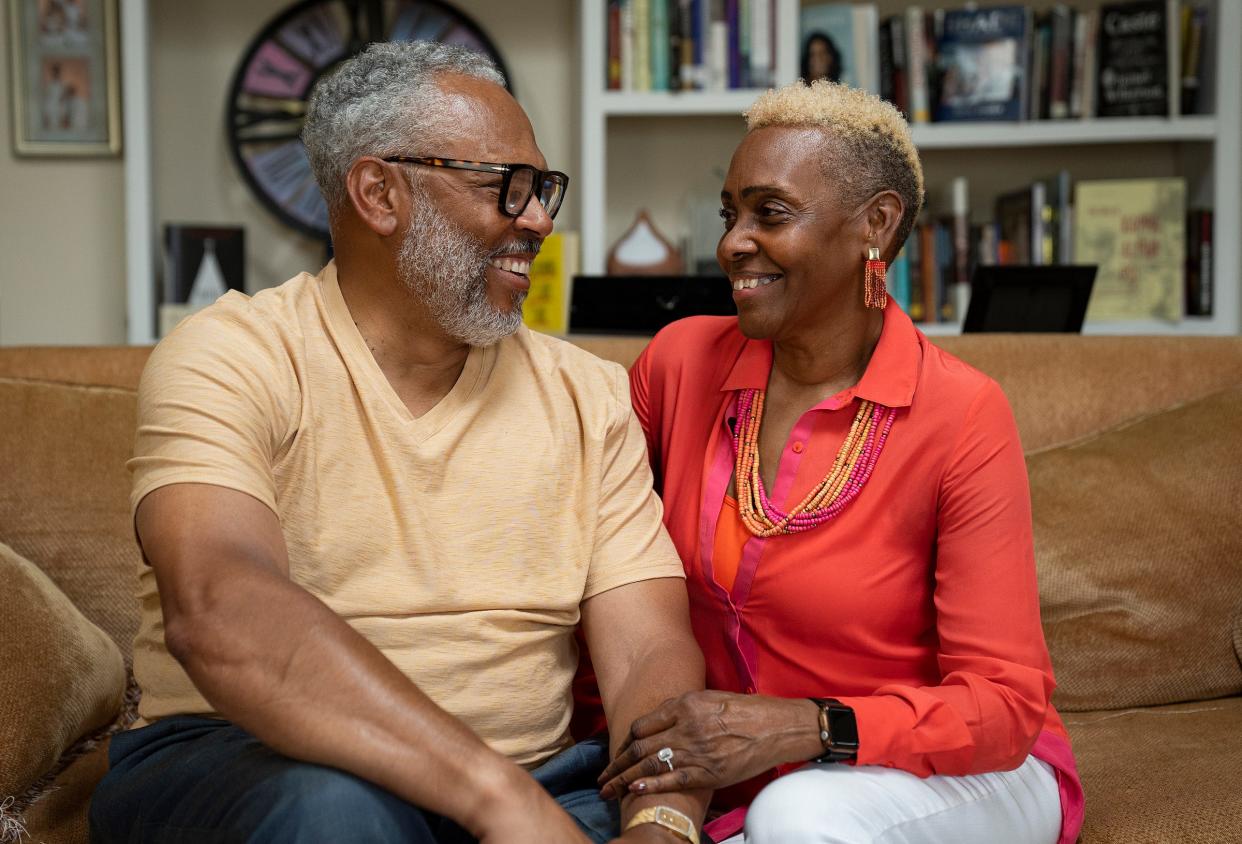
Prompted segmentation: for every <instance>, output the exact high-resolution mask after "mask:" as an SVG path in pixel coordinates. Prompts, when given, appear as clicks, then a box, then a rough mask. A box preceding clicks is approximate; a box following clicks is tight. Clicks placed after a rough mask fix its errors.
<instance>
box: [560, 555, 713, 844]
mask: <svg viewBox="0 0 1242 844" xmlns="http://www.w3.org/2000/svg"><path fill="white" fill-rule="evenodd" d="M582 627H583V631H584V633H585V634H586V640H587V646H588V648H589V649H590V651H591V661H592V663H593V664H594V666H595V672H596V676H597V678H598V681H599V688H600V694H601V695H602V697H603V700H604V712H605V713H606V714H607V716H608V729H609V739H610V744H611V748H612V752H613V754H616V752H617V751H618V750H620V749H621V748H622V747H623V746H624V745H625V743H626V739H627V737H628V735H629V730H630V724H632V723H633V722H634V720H635V719H637V718H639V717H641V716H643V715H646V714H647V713H648V712H651V711H652V710H653V709H655V708H656V707H658V706H659V705H660V704H661V703H663V702H664V701H666V700H668V699H670V698H674V697H677V696H678V695H681V694H683V693H684V692H689V691H697V690H700V689H702V688H703V680H704V669H703V654H702V652H701V651H700V650H699V646H698V644H697V643H696V642H695V641H694V634H693V633H692V632H691V630H690V612H689V606H688V602H687V599H686V585H685V581H684V580H682V579H680V578H671V577H665V578H658V579H654V580H643V581H639V582H637V583H630V584H627V585H625V586H618V587H617V588H615V589H610V590H608V591H606V592H601V593H600V594H598V595H595V596H594V597H592V598H590V599H588V600H587V601H585V602H583V604H582ZM673 764H674V765H676V759H675V758H674V760H673ZM620 796H621V797H622V803H621V827H622V829H624V828H625V824H626V822H628V820H629V819H630V817H632V816H633V815H634V813H635V812H637V811H639V810H640V809H643V808H645V807H647V806H659V805H665V806H670V807H672V808H674V809H677V810H679V811H681V812H684V813H685V814H687V815H689V816H690V817H691V819H693V820H694V822H695V825H696V826H699V827H701V825H702V821H703V816H704V814H705V813H706V811H707V803H708V801H709V800H710V798H711V792H710V791H686V792H681V793H677V794H671V793H670V794H658V795H651V796H645V795H620ZM635 833H638V834H637V835H636V834H635ZM661 836H662V837H661ZM626 837H627V838H634V839H635V840H638V839H640V838H647V837H650V840H653V841H654V840H661V841H663V840H667V841H674V840H676V839H675V837H674V836H672V835H671V834H669V833H666V832H665V833H662V832H661V831H660V828H658V827H654V826H652V825H650V824H646V825H643V826H640V827H636V828H635V830H634V832H631V833H630V834H629V835H628V836H626Z"/></svg>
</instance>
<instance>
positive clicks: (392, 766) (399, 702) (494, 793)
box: [136, 484, 585, 844]
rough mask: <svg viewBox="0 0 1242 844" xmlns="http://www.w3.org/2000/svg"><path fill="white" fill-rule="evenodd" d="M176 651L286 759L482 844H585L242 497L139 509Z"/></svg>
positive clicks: (225, 495) (175, 496)
mask: <svg viewBox="0 0 1242 844" xmlns="http://www.w3.org/2000/svg"><path fill="white" fill-rule="evenodd" d="M136 521H137V528H138V534H139V537H140V539H141V542H142V546H143V551H144V554H145V556H146V558H147V560H148V562H149V563H150V564H151V566H152V568H153V569H154V572H155V576H156V581H157V583H158V585H159V594H160V602H161V605H162V607H163V612H164V625H165V642H166V644H167V646H168V649H169V651H170V652H171V653H172V655H173V656H174V657H175V658H176V659H177V660H178V661H179V662H180V663H181V665H182V666H183V667H184V668H185V670H186V672H187V673H188V674H189V676H190V679H191V680H193V681H194V684H195V685H196V686H197V687H198V689H199V691H200V692H202V694H203V696H204V697H205V698H206V699H207V700H208V701H209V702H210V703H211V705H212V706H213V707H215V708H216V710H217V711H218V712H220V714H221V715H223V716H224V717H225V718H228V719H229V720H230V721H233V722H234V723H236V724H238V725H239V726H241V727H242V728H244V729H246V730H247V731H249V732H250V733H252V734H253V735H255V736H256V737H257V738H258V739H259V740H260V741H262V742H263V743H264V744H266V745H268V746H270V747H272V748H273V749H274V750H276V751H278V752H280V753H283V754H285V755H286V756H289V757H292V758H295V759H300V760H304V761H307V762H314V763H318V764H321V765H329V766H332V767H336V768H339V769H341V770H345V771H349V772H350V773H353V774H355V775H357V776H359V777H362V778H364V779H367V780H369V781H371V782H374V783H377V784H378V785H381V786H383V787H384V788H387V789H388V790H389V791H391V792H393V793H394V794H396V795H398V796H399V797H402V798H403V799H405V800H407V801H409V802H411V803H413V804H415V805H417V806H419V807H421V808H425V809H428V810H430V811H432V812H436V813H439V814H442V815H445V816H447V817H450V818H452V819H454V820H456V821H457V822H458V823H460V824H461V825H462V826H464V827H465V828H466V829H467V830H469V831H470V832H471V833H472V834H474V835H475V836H476V837H478V838H480V839H481V840H482V841H484V842H496V841H505V842H515V841H522V842H527V841H529V842H531V844H534V842H550V841H555V842H574V844H579V842H584V841H585V838H584V837H583V836H582V834H581V833H580V832H578V830H577V827H576V826H575V824H574V823H573V821H572V820H571V819H570V818H569V816H568V815H567V814H565V813H564V812H563V811H562V810H561V809H560V808H559V807H558V806H557V805H556V803H555V802H554V801H553V800H552V799H551V798H550V797H549V796H548V795H547V794H546V792H544V791H543V789H542V788H541V787H540V786H539V785H538V784H537V783H536V782H535V781H534V780H533V779H532V778H531V777H530V776H529V775H528V774H527V773H526V772H525V771H523V770H521V769H520V768H519V767H517V766H516V765H514V764H513V763H512V762H510V761H509V760H508V759H506V758H505V757H503V756H501V755H500V754H498V753H496V752H495V751H493V750H491V749H490V748H489V747H487V745H485V744H484V743H483V742H482V741H481V740H480V739H479V738H478V737H477V736H475V735H474V733H472V732H471V731H470V729H469V728H467V727H466V726H465V725H464V724H463V723H461V722H460V721H458V720H457V719H456V718H454V717H453V716H451V715H449V714H448V713H446V712H445V711H444V710H442V709H440V708H439V707H438V706H436V705H435V703H433V702H432V701H431V699H430V698H428V697H427V696H426V695H424V694H423V693H422V692H421V691H419V689H418V688H417V687H416V686H415V685H414V684H413V683H412V682H411V681H410V680H409V679H408V678H407V677H406V676H405V675H404V674H402V673H401V672H400V671H399V670H398V669H397V667H396V666H395V665H393V664H392V663H391V662H390V661H389V660H388V659H386V658H385V657H384V656H383V654H381V653H380V652H379V650H377V649H376V648H375V647H374V646H373V645H372V644H371V643H370V642H368V641H367V640H366V639H365V638H363V636H362V635H361V634H359V633H358V632H357V631H355V630H354V629H353V628H352V627H350V626H349V625H348V624H347V623H346V622H345V621H344V620H343V619H341V618H340V617H339V616H337V615H336V614H335V613H334V612H332V611H331V610H330V609H329V608H328V607H327V606H326V605H324V604H323V603H322V602H321V601H319V600H318V599H317V598H315V597H314V596H313V595H311V594H310V593H309V592H307V591H306V590H305V589H303V588H301V587H300V586H298V585H297V584H295V583H294V582H293V581H291V580H290V579H289V577H288V568H289V563H288V555H287V551H286V548H285V543H284V537H283V534H282V533H281V529H280V523H279V521H278V519H277V517H276V515H275V514H274V513H273V512H272V511H271V510H270V509H269V508H268V507H267V506H266V505H264V504H262V503H261V502H260V501H258V500H257V499H255V498H252V497H251V496H249V495H246V494H245V493H241V492H237V491H234V490H230V489H226V488H223V487H217V486H211V485H205V484H173V485H170V486H165V487H161V488H159V489H157V490H155V491H154V492H152V493H150V494H149V495H147V496H146V498H144V499H143V501H142V503H141V504H140V505H139V507H138V511H137V515H136Z"/></svg>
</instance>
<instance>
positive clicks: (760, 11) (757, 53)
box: [750, 0, 772, 88]
mask: <svg viewBox="0 0 1242 844" xmlns="http://www.w3.org/2000/svg"><path fill="white" fill-rule="evenodd" d="M771 28H772V4H771V3H770V2H768V0H753V2H752V3H751V8H750V84H751V86H752V87H754V88H767V87H768V86H769V85H771V84H772V75H771V67H772V53H771V43H772V33H771Z"/></svg>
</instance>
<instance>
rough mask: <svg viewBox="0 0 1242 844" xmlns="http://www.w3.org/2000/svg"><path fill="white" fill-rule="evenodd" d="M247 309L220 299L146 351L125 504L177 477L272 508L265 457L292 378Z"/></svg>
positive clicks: (272, 486) (291, 410) (271, 459)
mask: <svg viewBox="0 0 1242 844" xmlns="http://www.w3.org/2000/svg"><path fill="white" fill-rule="evenodd" d="M238 298H239V299H240V297H238ZM247 308H248V305H247V303H246V301H245V300H242V301H229V300H228V299H225V300H222V301H221V302H219V303H217V304H215V305H213V306H212V307H210V308H209V309H207V310H205V311H203V312H202V313H200V314H198V315H196V316H194V317H191V318H190V319H189V320H187V321H185V322H183V323H182V324H181V325H180V326H178V327H177V329H176V330H174V331H173V333H172V334H170V335H169V336H168V337H167V338H165V339H164V340H163V341H162V342H161V343H160V344H159V345H158V346H157V347H156V348H155V350H154V351H153V352H152V353H151V357H150V359H149V361H148V363H147V366H146V368H145V369H144V370H143V375H142V381H141V383H140V385H139V388H138V431H137V435H136V438H135V442H134V456H133V458H132V459H131V460H130V461H129V464H128V468H129V471H130V474H131V477H132V486H131V492H130V507H131V512H136V511H137V509H138V505H139V503H140V502H141V501H142V499H143V498H145V497H146V496H147V495H148V494H150V493H151V492H152V491H154V490H156V489H158V488H160V487H162V486H168V485H170V484H177V483H202V484H213V485H215V486H222V487H227V488H229V489H235V490H238V491H240V492H244V493H246V494H248V495H251V496H253V497H255V498H257V499H258V500H260V501H262V502H263V503H264V504H266V505H267V506H268V507H270V508H271V509H272V511H273V512H278V510H277V506H276V482H275V478H274V474H273V466H274V465H275V462H276V460H277V457H278V455H279V454H280V452H281V451H282V449H283V447H285V446H286V445H287V443H288V441H289V439H290V438H291V436H292V432H293V431H294V430H295V426H296V419H295V417H296V410H297V399H296V393H297V391H296V381H295V379H294V378H293V374H292V367H291V364H290V363H289V359H288V356H287V355H286V354H284V353H283V350H282V349H281V347H280V344H279V342H277V340H276V338H275V335H274V334H273V332H272V329H271V328H270V327H265V326H264V325H263V324H262V323H260V322H259V321H257V320H252V319H247V310H246V309H247Z"/></svg>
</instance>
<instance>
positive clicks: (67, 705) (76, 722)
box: [0, 543, 125, 802]
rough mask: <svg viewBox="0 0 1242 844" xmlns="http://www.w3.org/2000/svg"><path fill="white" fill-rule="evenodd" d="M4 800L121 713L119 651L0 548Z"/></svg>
mask: <svg viewBox="0 0 1242 844" xmlns="http://www.w3.org/2000/svg"><path fill="white" fill-rule="evenodd" d="M0 589H3V593H4V613H3V614H0V802H3V801H4V800H5V799H6V798H8V797H15V798H18V799H19V800H20V799H21V797H22V795H23V794H24V793H25V792H26V790H27V789H28V788H29V787H30V786H31V785H32V784H34V783H35V782H36V781H37V780H38V779H39V778H40V777H42V776H43V775H44V774H46V773H47V772H48V771H50V770H51V769H52V767H53V765H54V764H55V763H56V760H57V759H59V758H60V755H61V754H62V753H64V752H65V750H66V749H68V748H69V746H70V745H72V744H73V743H74V742H75V741H77V740H78V739H79V738H82V737H83V736H86V735H87V734H88V733H91V732H93V731H96V730H99V729H101V728H103V727H105V726H107V725H108V724H110V723H111V722H112V721H113V720H114V719H115V718H116V717H117V716H118V715H119V714H120V713H121V710H122V701H123V698H124V694H125V664H124V660H123V659H122V658H121V651H120V649H118V648H117V646H116V644H115V643H113V641H112V640H111V639H110V638H108V636H107V634H105V633H104V632H103V631H102V630H100V629H99V628H98V627H96V626H95V625H94V624H91V623H90V622H89V621H87V620H86V618H85V617H84V616H83V615H82V614H81V613H80V612H78V610H77V609H76V608H75V607H74V606H73V604H72V603H71V602H70V601H69V599H68V598H67V597H65V594H64V593H63V592H61V591H60V590H59V589H58V588H57V587H56V585H55V584H54V583H52V581H51V579H50V578H48V576H47V575H46V574H44V573H43V572H42V571H40V570H39V568H38V567H37V566H35V565H34V563H31V562H30V561H29V560H26V559H24V558H23V557H21V556H20V555H19V554H17V553H15V552H14V551H13V549H11V548H9V547H8V546H7V545H4V544H3V543H0Z"/></svg>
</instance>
